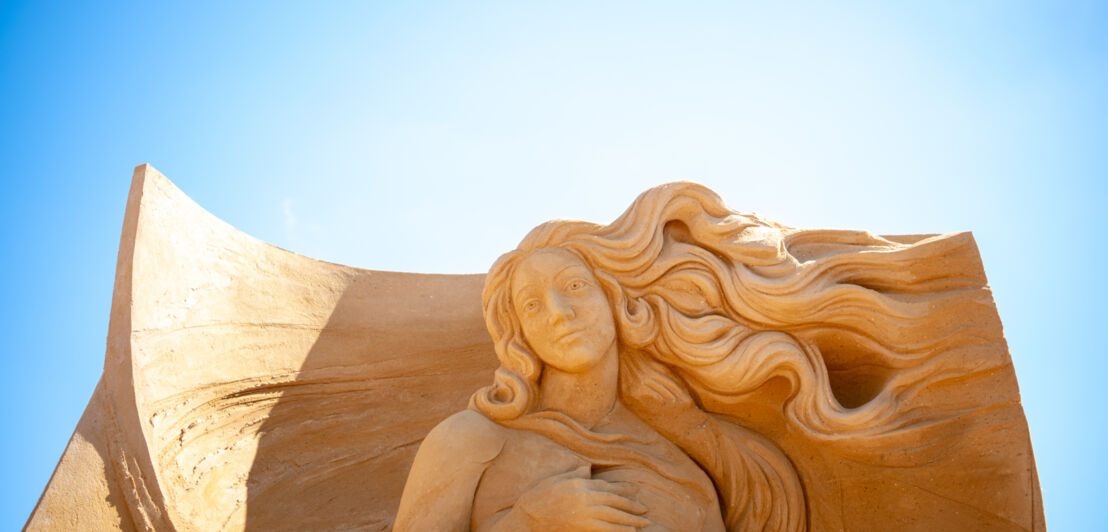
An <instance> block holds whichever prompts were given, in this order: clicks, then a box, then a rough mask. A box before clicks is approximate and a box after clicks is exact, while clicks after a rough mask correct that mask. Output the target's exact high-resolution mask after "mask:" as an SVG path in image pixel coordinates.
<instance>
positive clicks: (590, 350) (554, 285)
mask: <svg viewBox="0 0 1108 532" xmlns="http://www.w3.org/2000/svg"><path fill="white" fill-rule="evenodd" d="M511 297H512V306H513V307H514V308H515V311H516V315H517V317H518V318H519V321H520V323H521V324H522V326H523V336H524V338H526V339H527V343H528V344H530V346H531V349H534V350H535V354H536V355H538V357H539V358H540V359H542V361H543V362H544V363H546V364H549V365H551V366H554V367H555V368H558V369H560V370H562V371H566V372H570V373H580V372H582V371H585V370H587V369H589V368H591V367H593V366H595V365H596V364H597V363H598V362H600V361H601V360H602V359H603V358H604V356H605V355H606V354H608V352H609V351H610V350H611V348H612V347H613V346H614V345H615V342H616V326H615V321H614V320H613V318H612V311H611V308H610V307H609V306H608V299H607V298H606V297H605V295H604V291H603V290H601V288H600V285H599V284H598V283H597V282H596V277H595V276H593V274H592V271H590V270H589V268H588V267H587V266H585V265H584V264H583V263H582V262H581V260H580V259H578V258H577V257H576V256H575V255H573V254H572V253H570V252H568V251H566V250H564V249H558V248H544V249H540V250H537V251H534V252H532V253H531V254H529V255H527V256H526V257H524V258H523V260H521V261H520V263H519V264H518V265H517V266H516V268H515V272H513V273H512V279H511Z"/></svg>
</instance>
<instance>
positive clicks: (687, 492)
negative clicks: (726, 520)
mask: <svg viewBox="0 0 1108 532" xmlns="http://www.w3.org/2000/svg"><path fill="white" fill-rule="evenodd" d="M593 477H594V478H599V479H602V480H607V481H609V482H626V483H628V484H631V485H632V486H635V488H637V491H636V492H635V494H634V495H632V496H631V497H630V498H633V499H635V500H636V501H638V502H639V503H641V504H642V505H644V506H646V507H647V508H649V510H647V512H646V514H644V517H646V518H647V519H649V520H651V521H652V522H653V523H654V524H653V525H652V526H649V527H647V528H643V529H640V530H648V531H651V532H660V531H663V530H670V531H674V532H678V531H687V530H712V529H713V528H714V527H712V526H709V523H711V522H712V520H711V519H710V517H711V515H710V514H711V513H712V512H714V513H715V514H716V515H717V516H718V515H719V506H718V503H717V502H716V501H715V499H714V498H713V499H709V498H707V497H704V496H703V494H702V492H701V490H697V489H692V488H690V487H689V486H686V485H684V484H682V483H678V482H674V481H672V480H670V479H668V478H665V477H663V476H661V475H659V474H658V473H656V472H655V471H653V470H650V469H647V468H645V467H642V466H639V465H638V464H629V465H627V466H621V467H615V468H610V469H604V470H600V471H598V472H595V473H594V474H593ZM704 480H705V481H707V477H705V478H704Z"/></svg>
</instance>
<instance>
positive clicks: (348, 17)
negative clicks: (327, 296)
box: [0, 2, 1108, 530]
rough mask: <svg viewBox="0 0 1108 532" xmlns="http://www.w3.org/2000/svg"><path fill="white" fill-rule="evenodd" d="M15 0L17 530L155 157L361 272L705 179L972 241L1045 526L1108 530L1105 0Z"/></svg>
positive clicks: (96, 353) (5, 60) (5, 515)
mask: <svg viewBox="0 0 1108 532" xmlns="http://www.w3.org/2000/svg"><path fill="white" fill-rule="evenodd" d="M224 4H225V3H214V2H213V3H205V2H188V3H180V5H168V3H165V2H147V3H143V4H132V5H129V4H126V3H110V5H109V3H87V4H80V3H75V2H74V3H70V2H66V3H64V4H63V3H58V2H37V3H29V2H26V3H25V2H3V3H0V124H2V127H0V135H2V139H3V140H2V142H0V176H2V178H3V180H4V186H3V194H2V195H0V202H2V203H0V217H2V219H0V222H2V223H0V227H2V233H0V235H2V241H0V246H2V248H0V249H3V250H4V255H3V261H2V262H0V273H2V275H0V278H2V279H3V281H2V282H3V287H4V294H5V296H6V302H5V304H4V305H3V313H4V314H3V320H2V321H0V323H2V327H3V332H4V337H5V338H6V339H7V341H8V344H7V345H8V346H9V347H8V348H7V349H6V354H5V355H4V361H5V365H6V371H4V373H3V377H2V378H3V386H2V387H0V394H2V398H0V404H2V410H0V412H2V415H3V417H2V418H0V422H2V423H3V427H4V431H5V437H4V438H3V440H2V442H0V456H2V457H3V458H2V459H3V471H5V472H6V473H7V476H8V478H7V479H6V480H5V482H3V488H0V489H2V490H3V491H2V496H0V501H2V502H0V529H4V530H12V529H16V528H19V527H21V526H22V525H23V523H24V521H25V520H26V518H27V516H28V515H29V514H30V512H31V509H32V508H33V507H34V504H35V501H36V500H37V498H38V496H39V494H40V493H41V491H42V489H43V487H44V486H45V484H46V482H47V480H48V479H49V477H50V474H51V472H52V471H53V468H54V466H55V464H56V462H57V460H58V458H59V457H60V456H61V453H62V450H63V449H64V447H65V444H66V442H67V441H68V438H69V436H70V434H71V433H72V431H73V428H74V427H75V426H76V423H77V420H78V418H79V417H80V415H81V412H82V411H83V410H84V408H85V404H86V402H87V400H88V398H89V397H90V395H91V393H92V390H93V388H94V386H95V385H96V382H97V379H98V378H99V375H100V372H101V369H102V365H103V355H104V346H105V338H106V334H107V325H108V311H109V306H110V302H111V294H112V282H113V278H114V268H115V258H116V251H117V249H118V243H119V232H120V227H121V223H122V220H123V210H124V205H125V202H126V196H127V191H128V187H129V183H130V178H131V171H132V168H133V167H134V166H135V165H137V164H140V163H145V162H149V163H151V164H153V165H154V166H155V167H157V168H158V169H159V170H160V171H162V172H163V173H164V174H166V175H167V176H168V177H169V178H170V179H171V180H173V181H174V183H176V184H177V185H178V186H179V187H180V188H181V189H182V190H184V192H185V193H186V194H188V195H190V196H191V197H192V198H193V199H195V200H196V201H197V202H198V203H200V204H201V205H202V206H204V207H205V208H207V209H208V210H209V211H211V212H212V213H214V214H215V215H216V216H218V217H220V218H222V219H224V220H226V221H227V222H229V223H231V224H232V225H234V226H235V227H238V228H239V229H242V230H243V231H245V232H247V233H249V234H251V235H253V236H256V237H258V238H261V239H263V240H265V241H267V242H271V243H273V244H275V245H278V246H280V247H283V248H286V249H290V250H293V251H296V252H298V253H301V254H304V255H308V256H311V257H316V258H320V259H324V260H328V261H333V262H339V263H343V264H350V265H354V266H359V267H364V268H373V269H383V270H401V271H418V272H457V273H461V272H482V271H484V270H486V269H487V268H488V266H489V265H490V264H491V263H492V261H493V260H494V259H495V258H496V256H497V255H498V254H500V253H501V252H503V251H506V250H509V249H511V248H513V247H514V246H515V244H516V243H517V242H518V241H519V239H520V238H522V237H523V235H524V234H525V233H526V232H527V230H528V229H530V228H531V227H532V226H534V225H536V224H537V223H540V222H542V221H544V220H546V219H550V218H557V217H564V218H582V219H587V220H593V221H599V222H608V221H611V220H612V219H613V218H615V217H616V216H617V215H618V214H619V213H620V212H622V210H623V209H624V208H626V207H627V205H629V203H630V202H631V200H632V199H634V197H635V196H636V195H637V194H638V193H639V192H641V191H642V190H644V189H645V188H647V187H649V186H653V185H656V184H659V183H663V182H666V181H672V180H678V179H688V180H694V181H699V182H702V183H704V184H706V185H708V186H710V187H712V188H714V189H715V190H716V191H717V192H719V193H720V195H721V196H723V198H724V199H725V200H726V201H727V202H728V203H729V204H730V205H731V206H732V208H735V209H737V210H740V211H756V212H759V213H761V214H763V215H765V216H767V217H769V218H771V219H774V220H777V221H780V222H782V223H786V224H789V225H793V226H798V227H832V228H851V229H868V230H871V231H874V232H877V233H885V234H897V233H943V232H951V231H962V230H969V231H973V232H974V234H975V236H976V238H977V241H978V244H979V246H980V248H981V253H982V256H983V259H984V263H985V268H986V272H987V273H988V275H989V279H990V284H991V286H992V288H993V290H994V293H995V298H996V301H997V306H998V308H999V311H1000V316H1001V318H1002V320H1003V321H1004V324H1005V333H1006V336H1007V338H1008V341H1009V344H1010V348H1011V353H1012V359H1013V361H1014V364H1015V368H1016V374H1017V376H1018V378H1019V382H1020V387H1021V390H1022V394H1023V404H1024V408H1025V410H1026V413H1027V418H1028V421H1029V423H1030V426H1031V434H1032V441H1033V444H1034V449H1035V454H1036V457H1037V460H1038V467H1039V475H1040V478H1041V481H1042V491H1043V498H1044V500H1045V511H1046V519H1047V524H1048V526H1050V527H1051V529H1052V530H1093V529H1099V528H1102V527H1103V519H1102V518H1101V512H1100V511H1099V508H1100V507H1101V506H1102V498H1103V492H1102V488H1103V486H1104V485H1105V482H1104V479H1105V478H1108V467H1106V459H1105V458H1104V454H1105V449H1106V445H1105V443H1104V437H1105V432H1106V430H1105V426H1106V425H1108V416H1106V414H1105V412H1104V407H1105V403H1106V401H1105V399H1104V395H1103V393H1101V392H1102V390H1103V389H1104V388H1105V385H1104V382H1105V380H1104V379H1105V375H1106V370H1108V363H1106V361H1105V358H1106V357H1105V355H1106V354H1108V353H1106V349H1105V347H1104V332H1103V331H1104V329H1105V328H1106V327H1108V319H1106V313H1105V311H1104V302H1105V301H1106V300H1108V289H1106V287H1108V283H1105V280H1104V275H1105V273H1106V272H1105V267H1104V264H1105V260H1106V258H1108V257H1106V251H1105V248H1106V246H1105V244H1104V232H1105V229H1108V227H1106V225H1108V224H1106V223H1105V216H1104V214H1103V210H1104V208H1105V205H1106V203H1108V193H1106V185H1105V184H1104V182H1105V180H1106V179H1108V155H1106V152H1108V30H1106V28H1108V3H1104V2H1099V3H1097V2H1087V3H1086V2H1042V3H1039V4H1027V3H1021V2H945V3H937V2H919V3H916V4H915V5H914V6H912V7H907V8H906V7H904V6H898V7H897V8H891V7H889V6H888V5H887V4H889V3H878V2H874V3H867V2H858V3H853V2H852V3H844V4H841V5H836V6H830V5H827V4H826V3H819V4H814V5H805V4H798V3H793V2H790V3H788V5H775V6H772V7H765V6H756V5H751V4H742V3H737V2H724V3H700V2H695V3H693V2H680V3H678V2H672V3H668V4H667V3H652V2H633V3H623V2H605V3H603V5H602V6H599V7H598V6H595V5H592V3H588V2H581V3H576V2H549V3H544V4H541V5H534V4H533V3H527V4H526V5H524V4H522V3H507V2H504V3H483V2H465V3H461V2H459V3H405V4H403V5H400V3H399V2H397V3H394V4H392V5H388V4H385V3H372V5H370V6H366V5H364V4H371V3H368V2H359V3H354V2H351V3H340V2H328V3H326V5H320V4H322V3H313V4H314V5H312V6H311V7H310V8H305V7H302V6H293V5H287V6H286V5H279V4H278V3H275V2H257V3H248V2H234V3H233V4H234V5H233V6H228V5H224Z"/></svg>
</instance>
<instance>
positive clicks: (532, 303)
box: [523, 299, 539, 313]
mask: <svg viewBox="0 0 1108 532" xmlns="http://www.w3.org/2000/svg"><path fill="white" fill-rule="evenodd" d="M536 310H539V300H538V299H528V300H527V301H524V302H523V311H524V312H528V313H530V312H535V311H536Z"/></svg>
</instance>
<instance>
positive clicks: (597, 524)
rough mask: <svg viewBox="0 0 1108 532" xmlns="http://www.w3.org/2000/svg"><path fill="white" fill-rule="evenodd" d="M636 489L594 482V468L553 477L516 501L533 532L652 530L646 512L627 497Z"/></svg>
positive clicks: (596, 480) (612, 483) (582, 468)
mask: <svg viewBox="0 0 1108 532" xmlns="http://www.w3.org/2000/svg"><path fill="white" fill-rule="evenodd" d="M633 491H634V488H633V487H631V486H630V485H628V484H625V483H622V482H607V481H604V480H600V479H594V478H591V466H589V465H584V466H581V467H579V468H577V469H575V470H573V471H569V472H567V473H562V474H561V475H556V476H553V477H550V478H548V479H546V480H543V481H542V482H540V483H539V484H538V485H537V486H535V487H534V488H532V489H530V490H528V491H527V492H526V493H524V494H523V495H522V496H520V498H519V500H518V501H516V504H515V510H519V511H521V512H523V513H524V514H525V515H526V516H527V518H528V521H529V524H530V525H531V527H530V528H531V529H532V530H587V531H598V532H599V531H603V532H617V531H622V532H632V531H634V530H636V529H638V528H642V527H646V526H650V525H651V522H650V520H649V519H646V518H645V517H641V514H644V513H646V510H647V508H646V507H645V506H643V505H641V504H639V503H637V502H635V501H633V500H631V499H628V498H627V496H628V495H631V494H632V493H633Z"/></svg>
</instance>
